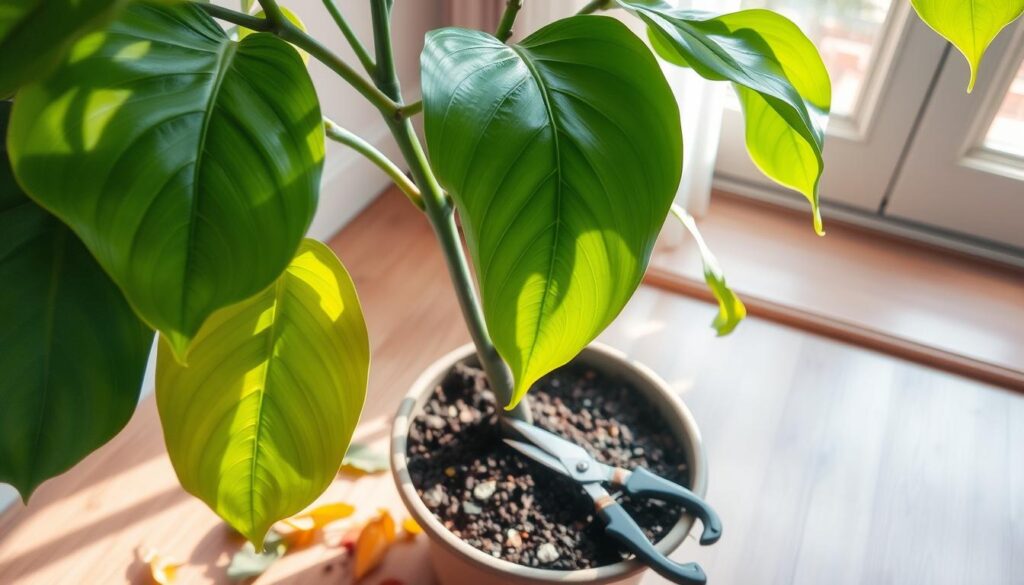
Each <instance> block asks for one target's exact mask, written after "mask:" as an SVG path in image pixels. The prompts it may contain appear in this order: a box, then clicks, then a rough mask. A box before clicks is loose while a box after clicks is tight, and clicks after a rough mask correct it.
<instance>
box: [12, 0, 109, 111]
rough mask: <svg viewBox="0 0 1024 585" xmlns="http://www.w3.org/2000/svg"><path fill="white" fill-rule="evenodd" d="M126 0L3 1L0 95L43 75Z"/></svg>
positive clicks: (103, 22) (105, 21)
mask: <svg viewBox="0 0 1024 585" xmlns="http://www.w3.org/2000/svg"><path fill="white" fill-rule="evenodd" d="M124 4H125V2H124V1H123V0H77V1H73V0H2V1H0V96H8V95H11V94H12V93H14V91H15V90H16V89H18V87H20V86H21V85H22V84H24V83H26V82H28V81H31V80H34V79H39V78H41V77H42V76H44V75H46V74H47V73H49V71H50V70H51V69H52V68H53V67H54V66H56V65H57V63H58V62H59V61H60V59H61V58H62V57H63V56H64V54H65V53H66V52H67V49H68V47H70V46H71V44H72V43H73V42H75V41H76V40H78V39H79V38H81V36H82V35H84V34H86V33H88V32H90V31H92V30H95V29H97V28H99V27H101V26H103V25H105V24H106V23H108V22H109V21H110V19H111V18H113V17H114V15H115V14H116V12H117V10H118V9H120V8H121V6H123V5H124Z"/></svg>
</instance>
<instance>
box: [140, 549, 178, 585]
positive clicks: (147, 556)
mask: <svg viewBox="0 0 1024 585" xmlns="http://www.w3.org/2000/svg"><path fill="white" fill-rule="evenodd" d="M136 553H137V554H138V555H139V558H140V559H142V562H144V563H148V564H149V574H150V577H151V578H152V579H153V582H154V583H159V585H170V584H171V583H173V582H174V579H175V577H177V574H178V567H180V566H182V565H183V564H184V563H178V562H175V561H174V560H172V559H170V558H169V557H165V556H163V555H161V554H160V553H159V552H157V550H156V549H153V548H149V547H143V548H140V549H139V550H137V551H136Z"/></svg>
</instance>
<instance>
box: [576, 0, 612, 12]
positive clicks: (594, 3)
mask: <svg viewBox="0 0 1024 585" xmlns="http://www.w3.org/2000/svg"><path fill="white" fill-rule="evenodd" d="M611 7H612V2H611V0H591V1H590V2H587V4H586V5H585V6H584V7H583V8H580V10H579V12H577V13H576V14H591V13H594V12H597V11H598V10H608V9H609V8H611Z"/></svg>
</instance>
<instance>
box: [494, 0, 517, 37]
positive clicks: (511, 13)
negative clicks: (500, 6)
mask: <svg viewBox="0 0 1024 585" xmlns="http://www.w3.org/2000/svg"><path fill="white" fill-rule="evenodd" d="M522 7H523V0H505V12H504V14H502V15H501V21H500V22H498V29H497V30H495V31H494V36H495V37H497V39H498V40H499V41H501V42H503V43H504V42H505V41H507V40H508V38H509V37H511V36H512V25H514V24H515V22H516V15H517V14H519V10H520V9H521V8H522Z"/></svg>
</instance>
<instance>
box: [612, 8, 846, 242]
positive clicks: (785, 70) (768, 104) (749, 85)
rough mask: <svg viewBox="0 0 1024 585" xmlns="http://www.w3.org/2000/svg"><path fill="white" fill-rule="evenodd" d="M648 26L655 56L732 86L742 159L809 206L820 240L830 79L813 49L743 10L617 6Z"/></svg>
mask: <svg viewBox="0 0 1024 585" xmlns="http://www.w3.org/2000/svg"><path fill="white" fill-rule="evenodd" d="M619 4H620V5H622V6H623V7H625V8H627V9H629V10H630V11H632V12H633V13H634V14H636V15H637V16H638V17H639V18H641V19H642V20H643V21H644V22H645V23H646V24H647V26H648V34H649V35H650V37H651V39H652V45H653V46H654V48H655V50H656V51H657V52H658V54H659V55H660V56H662V57H663V58H664V59H666V60H667V61H669V62H672V63H675V64H677V65H684V66H690V67H692V68H693V70H694V71H696V72H697V73H698V74H700V75H701V76H702V77H705V78H707V79H711V80H719V81H721V80H729V81H732V82H733V83H734V84H735V87H736V91H737V93H738V94H739V98H740V104H741V105H742V106H743V115H744V119H745V120H746V142H747V151H748V152H749V153H750V157H751V159H752V160H753V161H754V164H756V165H757V166H758V168H759V169H761V171H762V172H763V173H764V174H765V175H766V176H768V177H769V178H771V179H772V180H774V181H775V182H777V183H779V184H781V185H783V186H785V187H789V188H791V189H795V190H796V191H799V192H800V193H802V194H803V195H804V197H806V198H807V200H808V201H809V202H810V203H811V211H812V213H813V215H814V231H815V232H817V233H818V234H819V235H820V234H824V231H823V229H822V222H821V211H820V210H819V207H818V182H819V180H820V179H821V173H822V170H823V169H824V163H823V161H822V156H821V152H822V148H823V146H824V141H825V124H826V122H827V120H828V112H829V109H830V107H831V104H832V86H831V83H830V81H829V77H828V71H826V69H825V64H824V62H823V61H822V60H821V56H820V55H819V54H818V51H817V49H816V48H815V47H814V44H813V43H811V41H810V39H808V38H807V36H806V35H804V34H803V32H801V31H800V29H799V28H798V27H797V26H796V25H795V24H793V22H792V21H790V20H789V19H787V18H786V17H784V16H782V15H780V14H778V13H775V12H772V11H770V10H741V11H739V12H733V13H731V14H724V15H721V16H717V17H713V16H711V15H708V14H706V13H700V12H692V11H685V10H678V9H675V8H672V7H671V6H669V5H668V4H667V3H665V2H663V1H662V0H619Z"/></svg>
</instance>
